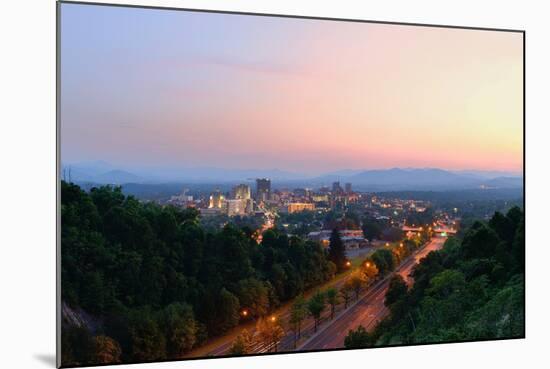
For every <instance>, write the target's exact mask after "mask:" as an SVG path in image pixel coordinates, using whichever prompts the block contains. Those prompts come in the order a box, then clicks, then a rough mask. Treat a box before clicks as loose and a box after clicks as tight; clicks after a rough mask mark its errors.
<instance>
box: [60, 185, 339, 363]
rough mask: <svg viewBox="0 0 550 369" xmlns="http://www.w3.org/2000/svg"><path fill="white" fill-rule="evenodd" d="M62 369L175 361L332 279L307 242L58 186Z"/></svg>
mask: <svg viewBox="0 0 550 369" xmlns="http://www.w3.org/2000/svg"><path fill="white" fill-rule="evenodd" d="M61 186H62V187H61V203H62V205H61V214H62V215H61V219H62V227H61V234H62V236H61V237H62V240H61V245H62V247H61V253H62V259H61V269H62V270H61V274H62V276H61V281H62V300H63V302H64V303H65V304H66V305H67V307H68V308H70V309H72V311H80V312H82V314H86V315H89V317H90V319H88V320H89V321H93V322H94V324H80V325H79V324H75V323H74V321H71V320H69V319H64V321H63V330H62V362H63V365H65V366H67V365H76V364H81V365H83V364H98V363H113V362H135V361H150V360H161V359H170V358H178V357H181V356H182V355H183V354H185V353H186V352H187V351H189V350H190V349H191V348H193V347H195V346H197V345H200V344H201V343H203V342H205V341H206V340H207V338H208V337H212V336H216V335H219V334H222V333H224V332H226V331H227V330H228V329H230V328H232V327H234V326H235V325H237V324H238V323H239V321H240V320H241V319H243V317H242V316H241V314H240V312H241V311H242V309H246V310H247V312H249V314H247V318H248V319H252V318H255V317H259V316H262V315H265V314H267V313H269V311H270V310H272V309H274V308H276V307H277V306H278V305H279V304H280V303H281V302H283V301H286V300H289V299H291V298H293V297H295V296H297V295H298V294H299V293H301V292H302V291H304V290H305V289H307V288H310V287H313V286H316V285H319V284H320V283H322V282H324V281H326V280H328V279H330V278H331V277H332V276H333V275H334V273H335V269H336V268H335V265H334V264H333V263H332V262H330V261H328V258H327V255H326V254H325V252H324V250H323V249H322V248H321V247H320V246H319V245H318V244H317V243H314V242H306V241H303V240H302V239H300V238H294V237H293V238H289V237H287V236H286V235H283V234H280V233H278V232H277V231H275V230H269V231H267V232H265V233H264V236H263V240H262V243H261V245H259V244H258V243H257V242H256V240H255V239H254V238H253V232H252V230H250V229H246V228H244V229H237V228H235V227H234V226H231V225H227V226H225V227H224V228H223V229H222V230H220V231H205V230H204V229H203V228H202V227H201V226H200V224H199V221H198V212H197V211H195V210H193V209H186V210H182V209H177V208H174V207H170V206H162V207H161V206H158V205H155V204H152V203H148V204H144V203H141V202H139V201H138V200H136V199H135V198H134V197H132V196H125V195H123V194H122V192H121V190H120V188H113V187H108V186H105V187H100V188H93V189H91V191H89V192H85V191H83V190H82V189H80V188H79V187H78V186H77V185H74V184H70V183H66V182H62V185H61Z"/></svg>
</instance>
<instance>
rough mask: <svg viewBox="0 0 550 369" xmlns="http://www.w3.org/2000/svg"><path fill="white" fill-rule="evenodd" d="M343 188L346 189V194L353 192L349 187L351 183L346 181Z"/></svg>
mask: <svg viewBox="0 0 550 369" xmlns="http://www.w3.org/2000/svg"><path fill="white" fill-rule="evenodd" d="M345 189H346V193H348V194H349V193H352V192H353V190H352V189H351V183H346V184H345Z"/></svg>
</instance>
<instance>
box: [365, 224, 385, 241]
mask: <svg viewBox="0 0 550 369" xmlns="http://www.w3.org/2000/svg"><path fill="white" fill-rule="evenodd" d="M362 229H363V234H364V236H365V238H366V239H367V240H369V241H372V240H374V239H380V238H381V237H382V229H383V227H382V225H380V224H379V223H378V222H377V221H376V220H374V219H365V220H364V221H363V227H362Z"/></svg>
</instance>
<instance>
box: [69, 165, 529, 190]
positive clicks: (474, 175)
mask: <svg viewBox="0 0 550 369" xmlns="http://www.w3.org/2000/svg"><path fill="white" fill-rule="evenodd" d="M503 173H505V172H497V171H492V172H491V171H447V170H443V169H438V168H392V169H375V170H353V169H345V170H340V171H334V172H330V173H327V174H325V175H321V176H317V177H308V176H306V175H304V174H300V173H293V172H287V171H283V170H279V169H265V170H258V169H223V168H214V167H198V168H168V167H166V168H117V167H115V166H113V165H111V164H109V163H106V162H102V161H97V162H85V163H76V164H70V165H64V166H63V171H62V176H64V177H65V178H66V179H69V177H70V179H71V180H72V181H76V182H81V183H82V182H87V183H98V184H128V183H141V184H161V183H188V184H227V185H231V184H235V183H250V184H251V185H252V186H253V181H254V179H256V178H262V177H266V178H270V179H271V180H272V181H273V187H274V188H280V187H289V188H296V187H302V186H307V187H314V188H315V187H319V186H322V185H329V186H330V185H331V184H332V182H334V181H340V182H341V184H342V185H343V183H346V182H350V183H352V185H353V188H354V189H356V190H360V191H403V190H415V191H418V190H422V191H448V190H462V189H480V188H522V186H523V178H522V177H521V176H504V175H502V174H503Z"/></svg>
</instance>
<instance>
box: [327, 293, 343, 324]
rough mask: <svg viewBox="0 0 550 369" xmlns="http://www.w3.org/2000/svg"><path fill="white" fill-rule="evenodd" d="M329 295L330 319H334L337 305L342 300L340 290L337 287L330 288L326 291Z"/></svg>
mask: <svg viewBox="0 0 550 369" xmlns="http://www.w3.org/2000/svg"><path fill="white" fill-rule="evenodd" d="M325 294H326V296H327V302H328V304H329V305H330V319H331V320H332V319H334V311H335V310H336V305H338V303H339V302H340V301H339V299H338V291H337V290H336V288H329V289H328V290H327V291H326V292H325Z"/></svg>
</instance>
